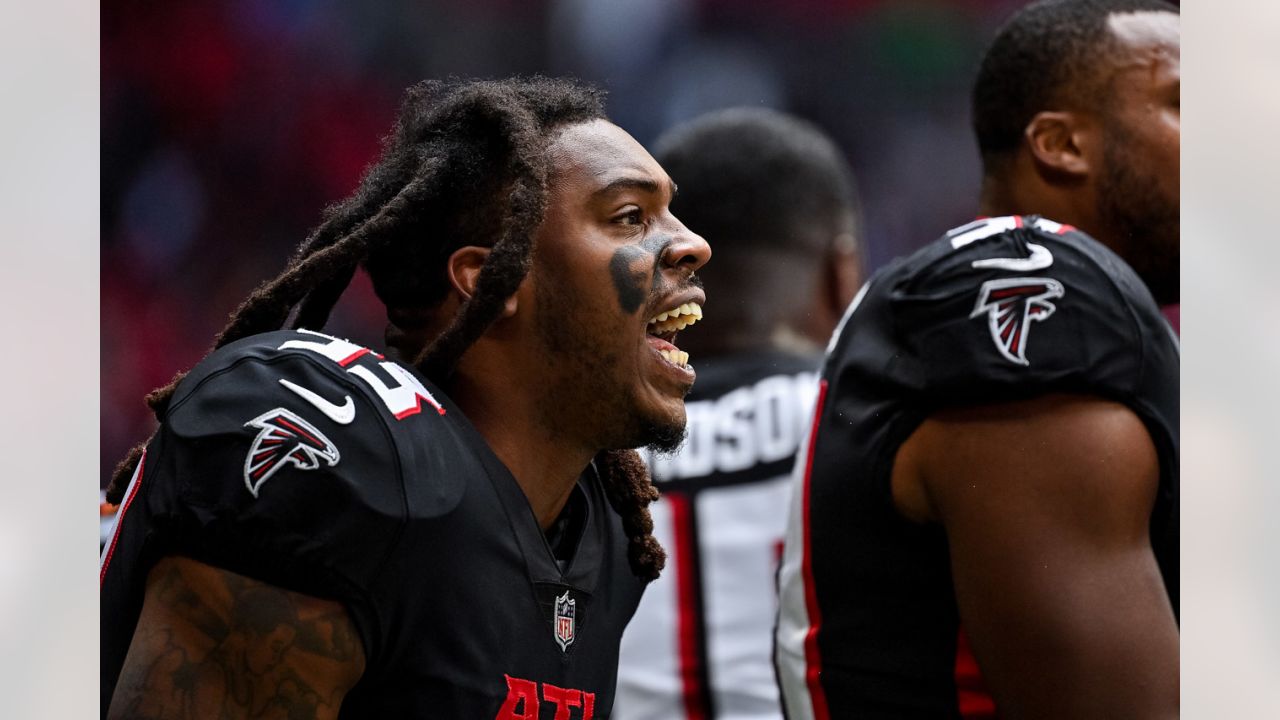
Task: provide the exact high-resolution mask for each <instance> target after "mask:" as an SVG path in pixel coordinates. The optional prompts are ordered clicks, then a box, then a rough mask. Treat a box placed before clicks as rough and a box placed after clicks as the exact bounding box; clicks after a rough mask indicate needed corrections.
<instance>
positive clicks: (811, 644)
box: [800, 380, 831, 720]
mask: <svg viewBox="0 0 1280 720" xmlns="http://www.w3.org/2000/svg"><path fill="white" fill-rule="evenodd" d="M826 399H827V381H826V380H823V381H822V382H821V383H820V384H819V385H818V400H817V402H816V403H815V407H814V409H813V427H812V428H811V429H810V431H809V452H808V453H807V457H806V458H805V461H804V498H803V500H802V502H803V506H802V507H803V511H802V512H803V519H802V522H801V525H802V528H803V532H804V535H803V547H804V554H803V556H802V558H801V561H800V572H801V574H802V576H803V578H804V605H805V610H806V611H807V612H808V613H809V632H808V633H806V634H805V636H804V659H805V673H804V676H805V677H804V679H805V684H806V685H808V686H809V697H810V698H811V699H812V701H813V716H814V718H816V720H829V718H830V717H831V712H830V711H829V710H828V709H827V695H826V693H824V692H823V691H822V678H821V676H822V658H821V656H819V655H818V628H819V627H820V626H821V625H822V613H821V612H820V611H819V610H818V595H817V592H816V591H815V589H814V587H813V552H812V549H811V548H812V543H811V542H810V541H809V527H810V525H809V487H810V481H811V480H812V478H813V449H814V448H815V447H817V445H818V422H819V421H820V420H821V419H822V405H823V403H824V401H825V400H826Z"/></svg>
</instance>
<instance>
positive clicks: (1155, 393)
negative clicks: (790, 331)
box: [775, 216, 1179, 718]
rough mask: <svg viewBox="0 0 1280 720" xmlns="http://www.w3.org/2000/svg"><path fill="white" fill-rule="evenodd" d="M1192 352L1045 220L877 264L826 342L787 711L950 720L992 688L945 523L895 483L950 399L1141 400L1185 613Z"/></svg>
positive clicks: (1003, 224) (987, 222)
mask: <svg viewBox="0 0 1280 720" xmlns="http://www.w3.org/2000/svg"><path fill="white" fill-rule="evenodd" d="M1178 363H1179V360H1178V344H1177V340H1176V338H1175V336H1174V334H1173V332H1172V330H1171V328H1170V327H1169V324H1168V322H1167V321H1166V320H1165V319H1164V318H1163V317H1162V316H1161V314H1160V311H1159V309H1158V308H1157V307H1156V304H1155V302H1154V301H1153V300H1152V298H1151V294H1150V293H1149V292H1148V291H1147V289H1146V287H1145V286H1144V285H1143V284H1142V282H1141V281H1140V280H1139V279H1138V277H1137V276H1136V275H1135V274H1134V272H1133V271H1132V269H1130V268H1129V266H1128V265H1126V264H1125V263H1124V262H1123V261H1122V260H1121V259H1120V258H1119V257H1118V256H1117V255H1115V254H1114V253H1112V252H1111V251H1110V250H1108V249H1107V248H1105V247H1104V246H1102V245H1101V244H1100V243H1098V242H1096V241H1094V240H1093V239H1091V238H1089V237H1088V236H1086V235H1084V234H1083V233H1081V232H1079V231H1076V230H1074V229H1072V228H1070V227H1067V226H1062V225H1059V224H1057V223H1053V222H1049V221H1047V220H1044V219H1040V218H1037V217H1034V216H1030V217H1002V218H991V219H984V220H979V221H976V222H973V223H970V224H968V225H966V226H963V227H960V228H957V229H955V230H952V231H951V232H949V233H947V234H946V235H945V236H944V237H942V238H940V239H939V240H937V241H936V242H934V243H931V244H929V245H928V246H926V247H925V248H923V249H922V250H920V251H919V252H917V253H915V254H913V255H911V256H910V257H907V258H905V259H902V260H899V261H896V262H894V263H892V264H891V265H889V266H888V267H886V268H884V269H883V270H882V271H880V272H878V273H877V274H876V275H875V276H874V277H873V278H872V279H871V280H870V281H869V283H868V284H867V286H866V287H865V288H864V289H863V291H862V293H861V294H860V296H859V298H858V299H856V300H855V301H854V304H853V305H852V306H851V307H850V309H849V311H848V312H847V313H846V316H845V319H844V321H843V322H842V325H841V327H840V329H839V330H838V331H837V334H836V336H835V337H834V338H833V340H832V343H831V346H830V347H829V348H828V353H827V358H826V361H825V363H824V366H823V371H822V380H821V383H820V389H819V399H818V403H817V410H816V418H815V419H816V426H815V429H814V430H813V431H811V434H810V438H809V440H808V447H806V448H805V449H804V450H802V453H801V458H802V460H801V462H800V463H799V464H798V465H797V473H796V481H797V482H798V483H799V484H798V485H797V491H796V493H795V495H794V501H795V502H794V503H793V512H792V516H791V518H790V521H789V525H788V535H787V544H786V550H785V553H784V558H783V567H782V570H781V573H780V578H781V593H782V595H781V603H780V604H781V611H780V617H779V624H778V629H777V637H776V650H775V662H776V664H777V668H778V673H779V679H780V683H781V685H782V689H783V695H784V700H785V703H786V709H787V712H788V715H789V717H791V718H824V717H832V718H845V717H858V718H868V717H869V718H880V717H883V718H906V717H929V718H934V717H955V716H958V715H959V714H960V713H961V709H962V704H964V705H966V706H967V707H966V708H965V709H966V710H968V709H969V707H968V702H967V701H969V700H971V699H972V700H976V701H978V700H980V699H979V698H972V697H971V696H969V695H967V694H966V693H962V692H961V691H963V690H966V688H965V687H964V686H963V682H961V683H960V684H959V685H958V682H957V668H958V666H959V667H960V668H963V667H964V662H963V658H961V659H960V662H959V663H958V658H957V648H958V645H962V644H963V643H962V639H961V638H960V637H959V636H960V625H959V617H958V612H957V609H956V600H955V593H954V590H953V587H952V579H951V572H950V565H949V559H948V551H947V539H946V535H945V533H944V531H943V528H942V527H941V526H939V525H920V524H916V523H913V522H910V521H908V520H906V519H904V518H903V517H902V516H901V515H899V513H898V512H897V511H896V509H895V507H894V504H893V500H892V497H891V491H890V477H891V473H892V468H893V460H894V457H895V455H896V453H897V451H898V448H899V446H900V445H901V444H902V443H903V441H905V440H906V439H907V437H908V436H910V435H911V433H912V432H913V431H914V430H915V429H916V428H917V426H919V424H920V423H921V422H922V421H923V420H924V419H925V418H926V417H928V416H929V415H931V414H932V413H934V412H935V411H937V410H938V409H940V408H945V407H955V406H965V405H976V404H991V403H998V402H1004V401H1015V400H1018V399H1024V398H1029V397H1034V396H1038V395H1043V394H1046V393H1074V394H1081V395H1090V396H1095V397H1101V398H1105V399H1108V400H1113V401H1115V402H1119V403H1122V404H1124V405H1126V406H1127V407H1129V408H1130V409H1131V410H1132V411H1133V412H1134V413H1135V414H1136V415H1137V416H1138V417H1139V418H1141V419H1142V421H1143V423H1145V425H1146V427H1147V430H1148V431H1149V432H1150V434H1151V438H1152V441H1153V442H1154V445H1155V447H1156V450H1157V453H1158V455H1159V460H1160V482H1159V490H1158V495H1157V499H1156V503H1155V507H1154V509H1153V511H1152V517H1151V529H1150V532H1151V542H1152V546H1153V548H1154V550H1155V553H1156V558H1157V561H1158V563H1159V566H1160V570H1161V572H1162V574H1163V576H1164V581H1165V587H1166V588H1167V590H1168V593H1169V597H1170V599H1171V601H1172V604H1173V607H1174V611H1175V613H1176V612H1177V608H1178ZM962 695H963V696H964V697H963V701H964V702H962ZM972 707H977V708H980V707H981V702H974V703H973V705H972Z"/></svg>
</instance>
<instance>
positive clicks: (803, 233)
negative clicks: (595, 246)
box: [654, 108, 859, 348]
mask: <svg viewBox="0 0 1280 720" xmlns="http://www.w3.org/2000/svg"><path fill="white" fill-rule="evenodd" d="M654 154H655V157H656V158H657V160H658V162H659V163H661V164H662V167H663V169H664V170H666V171H667V174H669V175H670V176H671V178H672V179H673V180H674V181H675V183H676V187H677V188H678V192H677V194H676V196H675V198H674V199H673V200H672V202H671V211H672V212H673V213H674V214H675V215H676V217H678V218H680V220H681V221H682V222H683V223H684V224H685V225H687V226H688V227H689V229H691V230H693V231H694V232H696V233H698V234H700V235H702V236H703V237H704V238H706V239H707V241H708V242H709V243H710V244H711V247H712V250H713V252H714V253H715V259H714V261H712V262H710V263H708V264H707V265H706V266H705V267H703V268H702V269H700V270H699V271H698V274H699V276H701V278H702V280H703V283H704V284H705V286H706V288H707V297H708V300H709V301H711V302H713V303H715V304H716V308H715V317H716V323H717V324H716V326H715V327H714V328H713V327H711V326H708V327H707V328H706V330H703V331H699V333H697V334H696V337H693V336H691V337H690V338H689V340H688V341H689V342H690V343H691V345H690V347H694V348H698V343H707V344H708V346H709V347H710V346H713V345H715V344H716V343H718V342H719V341H720V340H722V339H724V338H726V337H729V336H732V335H738V336H741V335H742V334H744V333H748V334H750V333H767V332H772V331H774V330H776V329H778V327H779V326H794V325H796V323H797V322H798V319H799V318H802V317H804V316H805V313H806V312H808V309H809V305H810V304H811V303H812V302H813V300H812V298H813V297H814V295H813V293H812V292H808V291H806V290H805V289H806V288H812V287H813V286H814V283H815V282H816V280H817V278H818V273H819V272H820V271H821V269H822V268H823V260H824V259H825V258H827V257H829V253H830V251H831V249H832V248H833V247H834V245H835V243H836V242H838V238H839V237H840V236H844V241H845V242H846V243H847V245H846V247H847V248H849V249H853V248H854V247H855V246H854V241H855V238H856V237H857V235H858V233H857V227H856V226H857V223H858V215H859V213H858V208H857V204H856V203H857V200H856V195H855V192H854V180H853V174H852V172H851V171H850V170H849V165H848V163H847V162H846V161H845V159H844V156H843V155H842V153H841V152H840V150H839V148H837V147H836V145H835V143H833V142H832V141H831V140H830V139H829V138H828V137H827V136H826V135H825V134H824V133H823V132H822V131H821V130H819V129H818V128H817V127H816V126H814V125H812V124H810V123H808V122H805V121H804V120H801V119H799V118H796V117H793V116H791V115H786V114H784V113H780V112H777V111H773V110H765V109H760V108H735V109H729V110H721V111H717V112H713V113H709V114H707V115H704V116H702V117H699V118H697V119H695V120H693V121H691V122H689V123H686V124H684V125H681V126H678V127H676V128H674V129H672V130H670V131H668V132H667V133H666V134H665V135H664V136H663V137H661V138H659V139H658V142H657V143H656V145H655V153H654Z"/></svg>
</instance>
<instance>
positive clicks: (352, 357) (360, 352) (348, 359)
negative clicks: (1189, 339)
mask: <svg viewBox="0 0 1280 720" xmlns="http://www.w3.org/2000/svg"><path fill="white" fill-rule="evenodd" d="M371 352H373V351H372V350H370V349H369V348H360V349H359V350H357V351H355V352H353V353H351V354H350V355H348V356H346V357H344V358H342V359H341V360H339V361H338V365H340V366H342V367H346V366H348V365H350V364H351V363H353V362H355V361H356V360H359V359H360V358H362V357H364V356H365V355H368V354H369V353H371Z"/></svg>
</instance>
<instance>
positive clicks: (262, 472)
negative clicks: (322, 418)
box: [244, 408, 339, 497]
mask: <svg viewBox="0 0 1280 720" xmlns="http://www.w3.org/2000/svg"><path fill="white" fill-rule="evenodd" d="M244 425H245V427H256V428H260V430H261V431H260V432H259V433H258V437H256V438H254V439H253V445H252V446H250V447H249V454H248V455H246V456H245V458H244V484H245V487H247V488H249V492H251V493H253V496H254V497H258V488H260V487H262V483H264V482H266V481H267V479H268V478H270V477H271V476H272V475H274V474H275V473H276V471H277V470H279V469H280V468H282V467H284V466H285V464H286V463H291V464H292V465H293V466H294V467H296V468H298V469H299V470H315V469H316V468H318V467H320V461H321V460H323V461H324V462H326V463H328V464H329V465H330V466H333V465H337V464H338V457H339V456H338V448H337V447H336V446H334V444H333V443H332V442H329V438H327V437H325V436H324V434H323V433H321V432H320V431H319V430H317V429H316V428H315V426H313V425H312V424H311V423H309V422H307V421H306V420H303V419H302V418H300V417H298V416H297V415H295V414H294V413H292V412H289V411H288V410H285V409H284V408H276V409H275V410H271V411H270V412H266V413H263V414H262V415H259V416H258V417H256V418H254V419H252V420H250V421H249V422H247V423H245V424H244Z"/></svg>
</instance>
